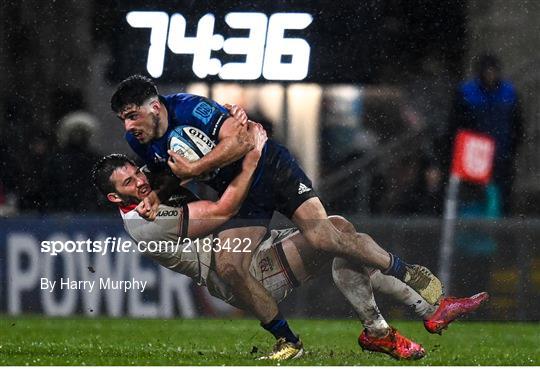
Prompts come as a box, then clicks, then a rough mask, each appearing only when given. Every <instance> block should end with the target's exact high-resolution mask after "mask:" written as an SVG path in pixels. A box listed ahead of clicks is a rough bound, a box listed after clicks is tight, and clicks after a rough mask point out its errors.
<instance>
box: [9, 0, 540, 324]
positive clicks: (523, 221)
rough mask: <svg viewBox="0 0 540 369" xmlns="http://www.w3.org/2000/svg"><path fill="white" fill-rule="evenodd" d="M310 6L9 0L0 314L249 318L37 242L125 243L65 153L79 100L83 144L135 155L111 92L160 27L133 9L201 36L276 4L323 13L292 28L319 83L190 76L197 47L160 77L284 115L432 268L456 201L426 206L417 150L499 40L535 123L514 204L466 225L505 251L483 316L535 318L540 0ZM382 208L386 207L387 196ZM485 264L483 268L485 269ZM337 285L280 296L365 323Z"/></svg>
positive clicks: (284, 130) (112, 264) (179, 284)
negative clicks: (106, 286) (121, 287)
mask: <svg viewBox="0 0 540 369" xmlns="http://www.w3.org/2000/svg"><path fill="white" fill-rule="evenodd" d="M312 3H313V2H308V1H295V2H289V1H279V2H275V1H272V2H271V1H263V2H258V4H259V5H257V6H256V7H255V6H253V5H251V4H250V3H249V2H244V1H238V2H234V3H229V2H227V3H219V4H218V2H211V1H200V2H193V1H180V2H176V3H175V4H174V5H171V2H165V1H155V2H152V3H151V4H150V3H148V2H132V1H119V2H115V3H112V2H108V1H101V0H94V1H85V2H58V1H57V2H37V3H36V2H31V1H25V0H23V1H18V2H14V1H6V2H3V3H2V5H1V7H2V11H1V14H2V15H1V18H2V26H1V27H3V28H2V32H0V49H1V50H2V52H1V53H0V70H1V71H2V73H0V83H1V84H2V86H5V87H4V88H3V89H2V90H1V91H0V108H1V109H2V112H1V114H0V156H1V158H0V165H1V168H0V181H1V185H2V193H1V196H0V202H1V203H2V204H1V208H0V209H1V214H2V218H1V219H0V296H1V297H0V311H1V312H3V313H7V314H13V315H17V314H26V313H37V314H46V315H62V316H63V315H72V314H82V315H87V316H95V315H111V316H122V315H127V316H139V317H153V316H167V317H173V316H183V317H195V316H199V315H211V316H212V315H218V316H221V315H230V314H238V312H236V311H231V310H229V309H227V308H226V307H225V306H223V305H222V304H219V303H218V302H216V301H214V300H211V299H209V297H208V296H207V295H205V294H204V292H203V291H202V290H201V289H200V288H198V287H196V286H194V285H193V284H191V283H190V281H189V280H187V279H186V278H183V277H181V276H178V275H174V274H172V273H169V272H168V271H165V270H163V269H162V268H157V267H155V266H153V265H152V264H151V263H150V262H148V261H145V260H143V259H141V258H140V257H139V256H138V255H137V254H133V255H131V254H123V255H116V257H114V258H112V257H110V256H105V257H103V258H101V257H96V256H91V255H87V254H66V253H64V254H62V255H59V256H55V257H53V256H48V255H44V254H41V253H39V242H40V241H41V240H43V239H73V238H74V239H86V238H88V237H91V238H95V239H100V238H103V237H106V236H123V237H126V236H125V234H123V233H122V228H121V222H120V219H119V218H118V217H117V215H116V214H115V212H114V209H111V208H108V207H107V206H106V205H105V204H100V206H99V207H96V206H94V205H93V204H95V203H96V200H95V199H92V198H90V199H88V197H85V196H87V195H85V193H84V192H83V191H79V189H80V188H84V187H85V186H87V185H89V183H90V180H89V178H88V177H85V175H87V174H84V173H83V174H80V173H79V174H80V175H79V176H78V177H77V181H76V182H73V180H72V179H70V178H67V177H66V176H67V173H68V172H70V171H72V170H73V167H76V165H74V166H72V167H70V166H69V165H67V164H66V163H67V160H66V161H63V160H62V158H63V157H64V156H62V155H64V154H63V152H62V147H61V146H62V145H61V142H62V135H61V134H60V135H59V134H58V132H59V131H60V133H61V132H62V130H61V127H64V126H63V125H62V124H63V123H62V118H63V117H65V115H66V114H68V113H71V112H74V111H80V110H83V111H86V112H88V113H90V114H92V115H93V116H94V117H95V121H94V123H93V124H94V126H93V127H94V137H93V139H92V141H91V145H90V147H84V149H85V150H86V149H91V152H93V153H95V154H106V153H110V152H125V153H130V151H129V149H128V147H127V145H126V144H125V143H124V141H123V140H122V138H121V137H122V134H123V132H122V131H123V128H122V126H121V124H119V122H118V121H117V119H116V118H115V117H114V115H113V114H112V113H111V112H110V109H109V106H108V101H109V97H110V95H111V93H112V91H113V89H114V86H115V85H116V83H118V82H119V81H120V80H121V79H123V78H124V77H126V76H128V75H129V74H131V73H133V72H141V73H145V71H146V55H147V52H148V46H149V45H148V40H149V33H148V29H146V30H137V31H135V30H134V29H132V28H130V27H129V26H128V24H127V23H126V21H125V16H126V14H127V12H128V11H133V10H143V11H152V10H154V11H158V10H159V11H164V12H167V13H168V14H169V15H172V14H173V13H174V12H179V13H182V14H183V15H184V16H185V17H186V19H187V23H188V34H189V35H190V36H194V34H195V29H196V25H197V22H198V20H199V19H200V18H201V17H202V16H203V15H204V14H206V12H207V11H211V12H212V13H213V14H214V15H215V19H216V30H218V29H220V30H221V32H224V29H225V25H224V17H225V14H227V13H229V12H231V11H238V12H248V11H257V12H263V13H265V14H266V15H268V16H270V15H271V14H274V13H278V12H306V13H309V14H311V15H312V16H313V19H314V20H313V23H312V25H311V26H308V27H306V29H305V30H295V31H294V32H292V33H291V34H287V35H286V37H300V38H303V39H305V40H306V41H307V42H308V43H309V45H310V48H311V56H310V59H309V60H310V64H309V73H308V75H307V76H306V77H305V78H302V80H300V81H279V80H278V81H268V80H266V79H265V78H264V76H261V77H259V78H257V79H255V80H252V81H245V80H244V81H222V80H220V79H219V78H218V77H210V78H208V79H206V80H204V81H202V80H200V79H199V78H197V77H196V76H195V75H194V73H193V70H192V65H191V60H192V59H191V55H182V56H178V55H173V54H172V53H171V52H170V51H167V52H166V57H165V61H164V73H163V75H162V76H161V77H158V78H157V82H158V84H159V86H160V89H161V92H162V93H168V92H173V91H178V90H186V91H189V92H194V93H198V94H203V95H207V96H210V97H212V98H214V99H216V100H217V101H219V102H222V103H225V102H232V103H238V104H241V105H242V106H244V107H246V109H247V110H248V113H250V114H252V116H253V117H255V118H256V119H261V120H262V119H264V120H266V121H268V122H270V123H271V126H272V127H273V134H274V137H275V138H276V139H278V140H280V141H282V142H284V143H286V144H287V146H288V147H289V148H290V149H291V151H293V152H294V154H295V155H296V156H297V157H298V158H299V159H300V161H301V162H302V164H303V166H304V167H305V168H306V170H307V172H308V173H309V174H310V176H311V177H312V178H313V179H314V181H315V183H316V187H317V188H318V189H319V191H320V193H321V195H322V197H323V200H324V201H325V202H326V203H327V204H328V206H329V208H330V209H331V210H332V212H339V213H346V214H348V215H350V216H351V217H352V219H353V220H354V223H355V224H356V225H357V226H358V227H359V229H361V230H362V231H365V232H367V233H370V234H372V235H373V236H374V238H375V239H376V240H378V241H379V242H380V243H381V245H384V246H385V247H386V248H388V249H390V250H395V251H396V252H398V253H400V254H401V255H403V256H404V257H406V258H407V260H415V261H417V262H418V263H421V264H424V265H427V266H429V267H431V268H432V269H434V270H437V268H438V265H437V256H438V248H439V243H440V229H441V222H442V221H441V208H442V198H441V197H440V196H439V197H429V196H428V195H427V194H425V193H424V195H425V196H427V197H421V198H420V200H419V198H418V197H417V195H418V194H417V192H416V187H414V182H415V181H414V180H415V179H417V178H418V177H419V176H421V173H422V172H421V168H422V165H423V164H422V163H423V162H422V160H421V159H422V158H423V157H424V156H426V157H429V156H430V154H432V152H433V150H434V148H433V142H434V141H435V139H436V138H437V137H438V136H440V134H441V133H442V132H443V131H444V128H445V125H446V120H447V113H448V108H449V104H450V101H451V95H452V91H453V88H454V87H455V86H456V84H457V83H458V82H459V81H461V80H463V79H464V78H466V77H467V76H469V75H470V74H471V62H472V60H473V58H474V56H475V55H478V54H479V53H482V52H484V51H492V52H495V53H496V54H497V55H498V56H499V57H500V58H501V60H502V61H503V63H504V74H505V75H506V76H508V77H509V78H511V79H512V81H514V83H515V85H516V87H517V89H518V91H519V93H520V96H521V98H522V104H523V109H524V118H525V123H526V127H525V129H526V140H525V142H524V144H523V145H522V146H521V148H520V152H519V157H518V161H517V163H518V168H517V169H518V177H517V181H516V183H515V187H514V191H513V193H514V196H513V209H512V213H511V214H510V216H509V217H507V218H505V219H497V220H495V221H490V220H481V219H480V220H473V221H461V222H460V223H459V224H458V228H459V229H461V230H470V229H473V230H477V231H478V230H479V231H481V232H483V233H482V235H483V237H484V238H485V239H489V240H490V242H491V243H492V244H494V245H496V251H495V252H494V253H492V254H491V255H489V256H488V258H489V259H490V260H491V261H492V263H491V269H490V270H489V271H488V272H487V273H489V278H488V281H487V284H486V286H485V288H487V289H488V290H489V291H490V292H491V294H492V295H493V299H492V303H491V304H490V306H489V307H488V308H487V309H486V310H485V311H484V312H483V314H479V315H477V316H476V317H477V318H486V319H497V320H513V319H520V320H521V319H523V320H535V319H539V317H540V306H539V304H540V303H539V301H540V299H539V298H538V297H539V294H540V292H539V291H540V272H539V270H540V268H539V267H540V252H539V251H538V246H537V244H536V242H535V241H536V240H537V239H538V233H539V232H540V221H539V220H538V215H539V208H538V205H537V204H538V201H537V200H538V198H539V194H540V187H539V186H540V181H539V180H538V173H539V169H540V155H539V154H540V151H539V150H540V124H539V119H540V101H539V99H538V92H539V90H540V75H539V72H538V71H539V70H540V68H539V67H540V65H539V64H540V60H539V59H538V54H537V53H536V49H537V48H538V46H540V40H539V37H540V32H538V21H537V19H538V17H539V16H540V4H539V3H538V2H536V1H512V2H507V1H502V0H489V1H479V0H477V1H475V0H470V1H441V2H431V1H424V0H415V1H405V0H401V1H400V0H374V1H369V2H368V1H366V2H362V3H361V4H358V2H355V1H346V2H343V3H342V4H340V6H339V7H336V6H335V4H333V2H329V1H323V2H320V4H318V5H313V4H312ZM190 27H191V28H190ZM220 27H221V28H220ZM245 36H246V35H245V34H243V36H236V37H245ZM220 57H223V54H221V55H220ZM285 62H286V61H285ZM64 122H65V121H64ZM412 148H414V149H412ZM81 150H82V148H81ZM89 152H90V151H89ZM88 155H89V154H88ZM72 157H73V156H72ZM54 158H56V159H57V160H56V162H55V163H51V161H52V159H54ZM404 163H407V164H412V165H410V166H407V168H412V169H411V170H410V171H409V172H404V171H400V170H399V169H400V168H403V167H404V165H403V164H404ZM51 168H52V169H51ZM376 179H377V180H383V181H385V183H388V184H389V185H388V187H387V190H386V191H385V194H384V195H383V197H382V198H381V197H380V196H381V194H377V193H376V191H374V186H373V183H374V181H375V180H376ZM66 181H67V182H68V183H67V185H66V186H62V185H61V183H63V182H66ZM70 181H72V182H71V183H70ZM70 184H71V186H70ZM398 190H402V191H401V192H399V191H398ZM400 196H401V197H400ZM90 197H91V196H90ZM425 198H428V199H429V200H430V201H432V202H431V203H430V206H427V207H426V208H424V210H423V211H419V207H416V206H415V204H419V201H422V199H425ZM399 201H401V202H399ZM385 202H386V203H387V204H388V205H387V206H386V207H382V208H381V207H379V206H377V205H378V204H381V203H385ZM398 202H399V204H400V205H403V206H401V207H400V206H397V205H396V204H398ZM411 202H412V206H411ZM276 224H282V219H279V218H278V219H276ZM471 268H473V267H471ZM473 269H474V268H473ZM92 270H93V271H95V272H92ZM478 272H479V273H480V272H482V273H485V272H486V271H484V270H481V268H479V271H478ZM472 273H476V270H472ZM43 276H51V277H52V276H57V277H59V276H64V277H65V276H72V277H78V278H90V279H92V278H97V277H98V276H115V277H118V278H120V277H125V278H126V279H129V278H131V277H136V278H143V279H147V280H149V281H150V284H151V285H152V288H151V289H150V290H149V291H147V292H145V293H144V294H143V295H139V294H136V293H134V292H133V293H132V292H130V293H127V294H124V293H123V292H119V293H116V292H115V291H99V292H97V293H96V294H86V293H79V292H74V291H67V292H66V291H64V292H62V293H55V294H51V293H48V292H46V291H42V290H40V288H39V278H41V277H43ZM331 284H332V282H331V281H330V280H329V279H323V280H320V281H317V282H316V283H313V284H310V285H309V286H308V287H306V288H303V289H301V290H299V291H296V292H295V293H294V294H293V295H292V296H291V298H290V299H289V300H288V301H286V302H285V303H284V310H285V312H286V313H287V314H288V315H293V316H301V317H313V316H320V317H343V316H351V315H352V310H351V309H350V308H349V307H348V306H347V303H346V302H345V301H344V300H343V299H342V298H341V297H340V296H339V294H338V292H337V290H335V289H333V288H329V287H330V286H331ZM473 288H475V286H470V288H468V289H463V290H455V289H454V290H451V292H455V293H459V294H472V293H475V292H477V291H476V290H475V289H473ZM378 300H379V301H380V302H381V305H383V309H382V310H383V311H384V312H385V313H387V314H386V315H388V317H390V318H392V319H396V318H399V317H408V313H407V311H406V310H405V309H403V308H399V307H397V306H396V305H395V304H393V303H390V301H387V300H385V299H384V297H378Z"/></svg>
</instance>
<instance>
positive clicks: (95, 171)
mask: <svg viewBox="0 0 540 369" xmlns="http://www.w3.org/2000/svg"><path fill="white" fill-rule="evenodd" d="M126 164H131V165H133V166H137V164H135V162H134V161H133V160H131V159H130V158H128V157H127V156H125V155H123V154H110V155H107V156H104V157H102V158H101V159H99V161H98V162H97V163H96V164H95V165H94V168H92V180H93V182H94V186H96V188H97V189H98V190H99V192H101V193H102V194H103V196H107V194H108V193H111V192H115V191H116V189H115V188H114V185H113V184H112V182H111V175H112V174H113V172H114V171H115V170H116V169H118V168H121V167H123V166H124V165H126Z"/></svg>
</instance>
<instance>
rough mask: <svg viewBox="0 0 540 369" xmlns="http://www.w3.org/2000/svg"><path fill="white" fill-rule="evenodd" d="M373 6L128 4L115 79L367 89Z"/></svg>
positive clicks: (117, 26)
mask: <svg viewBox="0 0 540 369" xmlns="http://www.w3.org/2000/svg"><path fill="white" fill-rule="evenodd" d="M375 3H376V2H357V1H343V2H339V4H337V3H335V2H333V1H327V0H324V1H275V0H274V1H268V0H262V1H244V0H241V1H234V2H227V1H204V0H203V1H185V0H184V1H152V2H148V1H127V0H123V1H120V2H118V5H117V8H116V9H115V11H116V17H115V20H114V24H113V35H114V38H115V40H114V47H113V48H112V51H113V63H112V66H111V71H110V72H111V73H110V76H112V77H111V78H112V79H113V80H121V79H123V78H125V77H126V76H127V75H130V74H134V73H144V74H148V75H150V76H152V77H153V78H155V79H157V80H158V81H163V82H175V83H178V82H184V83H185V82H193V81H201V80H205V81H227V80H234V81H258V82H264V81H296V82H300V81H303V82H317V83H337V82H353V83H354V82H369V76H370V75H371V70H370V67H369V66H370V65H372V63H371V56H372V55H374V54H376V53H375V52H374V48H376V47H377V44H378V41H377V40H378V33H377V31H376V28H377V27H376V22H377V12H378V11H379V10H378V8H377V7H376V6H375V5H373V4H375ZM379 46H380V45H379Z"/></svg>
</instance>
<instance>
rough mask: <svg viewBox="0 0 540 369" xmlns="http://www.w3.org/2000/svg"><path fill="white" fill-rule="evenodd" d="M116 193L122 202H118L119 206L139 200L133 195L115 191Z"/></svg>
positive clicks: (136, 202) (128, 204) (138, 201)
mask: <svg viewBox="0 0 540 369" xmlns="http://www.w3.org/2000/svg"><path fill="white" fill-rule="evenodd" d="M117 195H118V197H119V198H120V200H122V202H121V203H120V206H130V205H134V204H138V203H140V202H141V200H139V199H138V198H136V197H135V196H130V195H121V194H119V193H117Z"/></svg>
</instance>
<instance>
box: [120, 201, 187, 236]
mask: <svg viewBox="0 0 540 369" xmlns="http://www.w3.org/2000/svg"><path fill="white" fill-rule="evenodd" d="M125 222H126V229H127V230H128V233H129V234H130V236H131V237H132V238H133V239H134V240H135V241H137V242H141V241H142V242H149V241H173V242H177V241H178V239H179V238H181V239H184V238H186V236H187V230H188V225H189V210H188V207H187V205H183V206H182V207H172V206H167V205H163V204H161V205H159V208H158V213H157V216H156V219H155V220H154V221H147V220H144V219H142V218H139V217H138V219H131V220H130V219H126V220H125ZM127 222H131V224H129V223H127Z"/></svg>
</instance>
